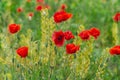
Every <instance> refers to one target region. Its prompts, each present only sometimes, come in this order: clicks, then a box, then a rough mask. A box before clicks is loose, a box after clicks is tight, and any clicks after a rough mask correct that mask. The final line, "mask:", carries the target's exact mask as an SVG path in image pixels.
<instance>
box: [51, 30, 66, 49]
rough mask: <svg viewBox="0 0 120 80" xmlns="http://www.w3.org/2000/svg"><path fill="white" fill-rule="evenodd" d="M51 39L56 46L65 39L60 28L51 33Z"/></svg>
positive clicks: (59, 45) (60, 44) (61, 43)
mask: <svg viewBox="0 0 120 80" xmlns="http://www.w3.org/2000/svg"><path fill="white" fill-rule="evenodd" d="M52 40H53V41H54V43H55V45H56V46H58V47H61V46H62V45H63V44H64V41H65V37H64V33H63V32H62V31H61V30H60V31H55V32H54V33H53V35H52Z"/></svg>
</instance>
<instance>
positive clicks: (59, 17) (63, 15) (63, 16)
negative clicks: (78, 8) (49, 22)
mask: <svg viewBox="0 0 120 80" xmlns="http://www.w3.org/2000/svg"><path fill="white" fill-rule="evenodd" d="M53 17H54V21H55V22H56V23H60V22H62V21H66V20H68V19H69V18H71V17H72V14H71V13H67V12H65V11H63V10H62V11H59V12H56V13H55V14H54V16H53Z"/></svg>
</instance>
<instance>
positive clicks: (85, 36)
mask: <svg viewBox="0 0 120 80" xmlns="http://www.w3.org/2000/svg"><path fill="white" fill-rule="evenodd" d="M78 35H79V37H80V38H81V39H82V40H89V39H90V34H89V31H88V30H84V31H82V32H80V33H79V34H78Z"/></svg>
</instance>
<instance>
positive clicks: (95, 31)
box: [89, 27, 100, 39]
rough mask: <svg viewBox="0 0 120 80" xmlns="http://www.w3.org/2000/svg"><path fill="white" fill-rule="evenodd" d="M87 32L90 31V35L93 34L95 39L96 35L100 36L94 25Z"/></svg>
mask: <svg viewBox="0 0 120 80" xmlns="http://www.w3.org/2000/svg"><path fill="white" fill-rule="evenodd" d="M89 33H90V35H91V36H93V37H94V38H95V39H97V37H98V36H100V30H99V29H97V28H94V27H93V28H91V29H90V30H89Z"/></svg>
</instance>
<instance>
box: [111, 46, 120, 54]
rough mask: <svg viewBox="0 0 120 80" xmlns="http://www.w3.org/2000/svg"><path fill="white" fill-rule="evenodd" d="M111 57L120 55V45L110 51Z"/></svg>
mask: <svg viewBox="0 0 120 80" xmlns="http://www.w3.org/2000/svg"><path fill="white" fill-rule="evenodd" d="M109 52H110V54H111V55H120V45H116V46H114V47H112V48H110V50H109Z"/></svg>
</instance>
